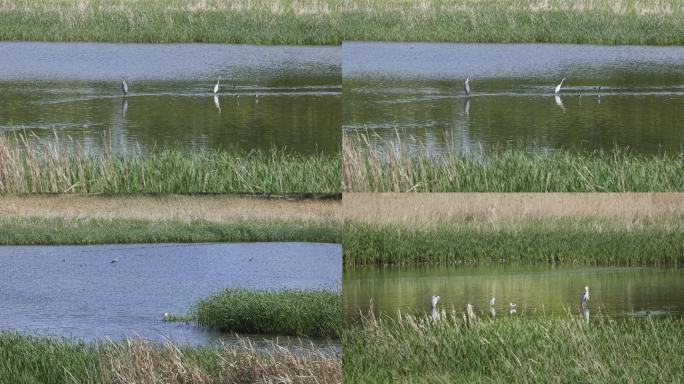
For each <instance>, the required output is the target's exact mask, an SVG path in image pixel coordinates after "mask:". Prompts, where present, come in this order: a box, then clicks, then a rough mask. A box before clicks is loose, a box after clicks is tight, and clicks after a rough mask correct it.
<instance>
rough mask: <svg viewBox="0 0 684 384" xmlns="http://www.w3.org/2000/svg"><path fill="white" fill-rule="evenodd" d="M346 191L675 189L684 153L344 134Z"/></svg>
mask: <svg viewBox="0 0 684 384" xmlns="http://www.w3.org/2000/svg"><path fill="white" fill-rule="evenodd" d="M342 146H343V158H344V160H343V167H344V169H343V171H342V172H343V176H342V177H343V183H344V184H343V189H344V190H345V191H346V192H407V191H412V192H679V191H684V153H683V154H664V153H663V154H658V155H641V154H636V153H630V152H627V151H621V150H619V149H614V150H613V151H611V152H606V151H591V152H589V151H570V150H557V151H554V152H553V153H550V154H543V153H538V152H528V151H526V150H524V149H501V150H495V151H492V152H490V153H482V154H479V155H478V156H473V155H465V154H462V153H459V152H456V151H449V152H446V153H443V154H431V153H429V151H427V150H425V149H422V150H420V149H419V150H411V149H410V148H408V147H406V146H405V145H402V144H395V143H387V144H385V145H381V146H380V147H376V146H374V145H373V144H370V141H369V140H368V138H367V137H366V136H365V135H363V134H360V136H359V138H348V137H346V136H345V137H344V138H343V145H342Z"/></svg>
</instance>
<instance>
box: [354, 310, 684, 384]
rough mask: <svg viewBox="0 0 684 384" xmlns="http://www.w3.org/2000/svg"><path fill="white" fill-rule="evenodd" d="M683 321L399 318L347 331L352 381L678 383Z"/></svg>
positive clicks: (456, 316) (449, 315)
mask: <svg viewBox="0 0 684 384" xmlns="http://www.w3.org/2000/svg"><path fill="white" fill-rule="evenodd" d="M683 339H684V319H682V318H662V319H657V318H635V319H621V320H611V319H608V318H602V317H600V316H594V317H593V318H592V319H591V321H590V322H588V323H586V322H585V321H584V320H581V319H580V317H579V315H577V316H573V317H571V316H569V315H568V318H550V317H549V318H525V317H508V318H502V319H495V320H489V319H484V320H480V321H479V322H473V321H468V320H467V319H466V318H465V317H464V315H463V314H461V313H456V312H445V311H443V312H442V313H441V316H440V320H438V321H435V320H434V319H433V318H432V317H430V316H427V315H423V316H412V315H406V314H400V316H399V317H398V318H396V319H393V318H382V319H376V318H375V317H373V316H372V313H371V314H370V316H368V317H367V318H365V319H364V320H363V322H362V324H360V325H355V326H352V327H351V328H350V329H347V330H345V331H344V332H343V335H342V347H343V348H344V356H343V358H342V360H343V370H344V380H345V383H370V382H372V383H428V382H429V383H437V382H444V383H447V382H450V383H454V382H456V383H458V382H469V383H474V382H487V383H489V382H496V383H499V382H501V383H514V382H521V383H548V382H559V383H622V382H642V383H645V382H648V383H665V382H676V381H679V380H680V379H681V367H682V364H684V343H682V342H681V341H682V340H683Z"/></svg>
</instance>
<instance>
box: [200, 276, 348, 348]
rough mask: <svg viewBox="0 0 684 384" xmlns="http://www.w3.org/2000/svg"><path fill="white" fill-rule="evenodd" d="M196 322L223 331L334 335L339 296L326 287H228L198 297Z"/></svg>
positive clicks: (338, 320) (339, 323)
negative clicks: (201, 297)
mask: <svg viewBox="0 0 684 384" xmlns="http://www.w3.org/2000/svg"><path fill="white" fill-rule="evenodd" d="M191 312H192V315H193V317H194V318H195V320H196V321H197V323H198V324H201V325H203V326H206V327H209V328H214V329H219V330H221V331H223V332H241V333H265V334H279V335H306V336H315V337H337V336H338V332H339V331H340V329H341V327H342V299H341V295H340V294H339V293H337V292H331V291H326V290H292V289H284V290H249V289H245V288H228V289H226V290H224V291H221V292H217V293H215V294H214V295H212V296H209V297H207V298H203V299H200V300H198V302H197V303H196V304H195V306H194V308H193V310H192V311H191Z"/></svg>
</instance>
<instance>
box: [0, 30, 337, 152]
mask: <svg viewBox="0 0 684 384" xmlns="http://www.w3.org/2000/svg"><path fill="white" fill-rule="evenodd" d="M0 56H2V57H5V58H11V60H9V59H8V60H2V62H0V87H1V88H2V93H0V133H12V132H21V133H23V132H27V133H31V137H32V138H33V139H34V140H37V141H52V140H53V139H54V137H55V135H56V136H57V137H58V138H60V139H61V141H62V142H66V141H67V140H69V139H70V138H73V139H75V140H78V141H79V142H80V143H81V144H83V145H84V146H85V147H86V149H88V150H91V151H98V150H102V149H103V148H108V147H110V146H111V147H112V149H113V150H114V151H116V152H120V153H127V152H134V153H137V152H138V150H139V149H140V150H142V151H145V150H149V149H150V148H152V147H157V148H167V147H173V148H192V149H235V148H239V149H243V150H250V149H262V150H268V149H270V148H272V147H274V146H275V147H278V148H288V149H290V150H292V151H296V152H298V153H305V154H310V153H318V152H325V153H338V152H339V142H340V136H341V133H340V125H341V67H340V48H339V47H288V46H277V47H270V46H249V45H214V44H99V43H35V42H0ZM219 76H221V84H222V85H221V87H220V88H219V92H218V93H217V94H216V95H214V94H213V88H214V85H215V84H216V82H217V79H218V77H219ZM123 77H125V78H126V82H127V84H128V87H129V95H128V96H127V97H123V93H122V90H121V80H122V78H123ZM238 96H239V97H238ZM34 135H35V136H36V137H33V136H34Z"/></svg>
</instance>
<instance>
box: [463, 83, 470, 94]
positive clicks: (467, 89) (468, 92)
mask: <svg viewBox="0 0 684 384" xmlns="http://www.w3.org/2000/svg"><path fill="white" fill-rule="evenodd" d="M463 90H464V91H465V94H466V96H468V95H470V79H466V80H465V83H463Z"/></svg>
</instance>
